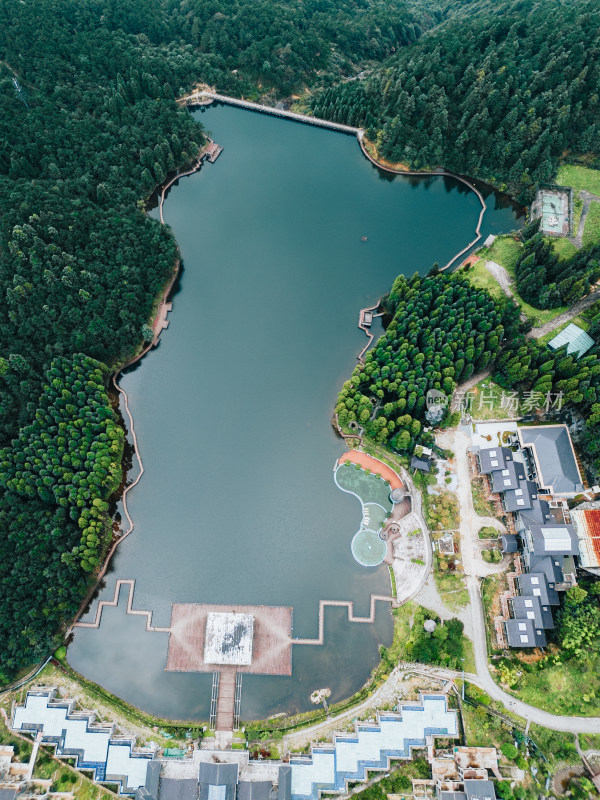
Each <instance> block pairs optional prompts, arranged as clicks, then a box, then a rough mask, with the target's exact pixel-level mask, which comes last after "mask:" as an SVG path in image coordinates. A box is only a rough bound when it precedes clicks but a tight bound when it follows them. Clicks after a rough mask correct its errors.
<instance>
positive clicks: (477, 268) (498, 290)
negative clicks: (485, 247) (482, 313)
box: [458, 258, 506, 300]
mask: <svg viewBox="0 0 600 800" xmlns="http://www.w3.org/2000/svg"><path fill="white" fill-rule="evenodd" d="M458 274H459V275H460V276H461V277H463V278H466V279H467V280H468V281H469V282H470V283H471V285H472V286H475V287H476V288H477V289H486V290H487V291H488V292H489V293H490V294H491V295H492V297H493V298H494V300H501V299H502V298H503V297H506V295H505V294H504V292H503V291H502V287H501V286H500V284H499V283H498V281H497V280H496V279H495V278H494V276H493V275H491V274H490V272H489V271H488V270H487V269H486V268H485V259H484V258H482V259H481V260H479V261H478V262H477V263H476V264H474V265H473V266H472V267H468V268H467V269H465V268H463V269H461V270H459V272H458Z"/></svg>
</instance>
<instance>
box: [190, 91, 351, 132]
mask: <svg viewBox="0 0 600 800" xmlns="http://www.w3.org/2000/svg"><path fill="white" fill-rule="evenodd" d="M203 98H206V99H208V98H210V99H211V100H216V101H217V102H219V103H227V104H228V105H231V106H239V107H240V108H247V109H248V110H250V111H260V112H261V113H262V114H272V115H273V116H275V117H284V118H285V119H293V120H295V121H296V122H305V123H306V124H307V125H317V126H319V127H320V128H330V129H331V130H334V131H341V133H350V134H352V135H353V136H358V138H359V139H362V137H363V134H364V130H363V129H362V128H353V127H352V126H351V125H342V124H341V123H339V122H331V120H328V119H319V118H318V117H309V116H308V115H307V114H297V113H296V112H295V111H286V110H285V109H283V108H274V107H273V106H263V105H261V104H260V103H251V102H250V101H249V100H240V99H239V98H238V97H230V96H229V95H226V94H217V93H216V92H207V91H205V90H202V91H199V92H195V93H194V94H191V95H189V96H188V97H186V98H185V100H186V102H188V103H194V100H195V99H196V102H199V103H202V99H203Z"/></svg>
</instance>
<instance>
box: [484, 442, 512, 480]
mask: <svg viewBox="0 0 600 800" xmlns="http://www.w3.org/2000/svg"><path fill="white" fill-rule="evenodd" d="M477 459H478V461H479V472H480V473H481V474H482V475H489V474H490V473H492V472H494V471H495V470H498V469H500V470H502V469H506V465H507V464H508V463H509V462H510V461H512V460H513V454H512V450H511V449H510V448H509V447H484V448H482V449H481V450H479V452H478V453H477Z"/></svg>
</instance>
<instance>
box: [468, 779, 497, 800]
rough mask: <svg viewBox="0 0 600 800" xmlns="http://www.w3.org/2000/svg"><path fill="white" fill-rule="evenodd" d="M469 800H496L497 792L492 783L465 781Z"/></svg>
mask: <svg viewBox="0 0 600 800" xmlns="http://www.w3.org/2000/svg"><path fill="white" fill-rule="evenodd" d="M464 787H465V795H466V798H467V800H496V790H495V788H494V784H493V783H492V781H465V782H464Z"/></svg>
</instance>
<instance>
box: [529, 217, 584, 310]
mask: <svg viewBox="0 0 600 800" xmlns="http://www.w3.org/2000/svg"><path fill="white" fill-rule="evenodd" d="M539 228H540V220H536V221H535V222H534V223H532V224H531V225H528V226H527V227H526V228H524V230H523V231H521V237H522V239H523V241H524V242H525V247H524V248H523V252H522V253H521V255H520V256H519V260H518V261H517V264H516V266H515V273H516V281H517V289H518V291H519V294H520V295H521V297H522V298H523V299H524V300H526V301H527V302H528V303H531V305H533V306H535V307H536V308H558V307H559V306H567V305H573V303H576V302H577V300H580V299H581V298H582V297H584V296H585V295H587V294H589V291H590V289H591V287H592V286H593V285H594V284H595V283H596V281H597V280H598V279H599V278H600V244H596V245H589V246H588V247H584V248H582V249H581V250H579V251H578V252H577V253H575V255H573V256H571V258H568V259H562V260H559V258H558V256H557V254H556V252H555V250H554V248H553V247H552V242H551V240H549V239H547V238H544V236H543V235H542V234H541V233H540V231H539Z"/></svg>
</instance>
